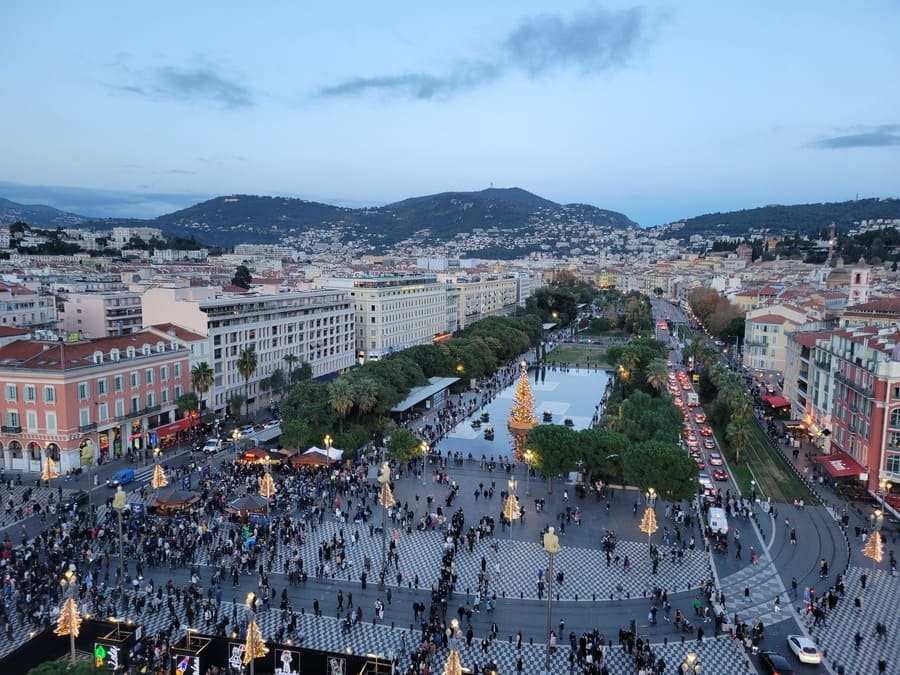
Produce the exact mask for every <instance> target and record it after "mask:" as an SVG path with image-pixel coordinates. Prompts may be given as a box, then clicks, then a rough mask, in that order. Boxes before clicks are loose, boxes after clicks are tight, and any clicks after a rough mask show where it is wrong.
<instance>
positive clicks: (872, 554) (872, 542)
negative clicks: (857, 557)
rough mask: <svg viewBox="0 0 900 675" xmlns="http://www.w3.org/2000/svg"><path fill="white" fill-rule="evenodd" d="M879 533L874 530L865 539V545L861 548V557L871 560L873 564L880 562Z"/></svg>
mask: <svg viewBox="0 0 900 675" xmlns="http://www.w3.org/2000/svg"><path fill="white" fill-rule="evenodd" d="M881 541H882V539H881V532H880V531H879V530H875V531H874V532H873V533H872V534H870V535H869V538H868V539H866V545H865V546H864V547H863V555H864V556H866V557H867V558H871V559H872V560H874V561H875V562H879V563H880V562H881Z"/></svg>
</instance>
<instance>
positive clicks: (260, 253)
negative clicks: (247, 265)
mask: <svg viewBox="0 0 900 675" xmlns="http://www.w3.org/2000/svg"><path fill="white" fill-rule="evenodd" d="M234 255H237V256H241V257H243V258H246V259H248V260H253V259H255V258H276V259H278V260H294V259H296V256H297V251H296V249H293V248H291V247H290V246H281V245H279V244H238V245H237V246H235V247H234Z"/></svg>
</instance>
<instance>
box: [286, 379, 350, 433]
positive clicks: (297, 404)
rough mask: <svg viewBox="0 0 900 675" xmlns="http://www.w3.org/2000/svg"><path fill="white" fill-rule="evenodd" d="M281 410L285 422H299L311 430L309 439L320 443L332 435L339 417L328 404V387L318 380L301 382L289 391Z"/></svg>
mask: <svg viewBox="0 0 900 675" xmlns="http://www.w3.org/2000/svg"><path fill="white" fill-rule="evenodd" d="M281 409H282V413H283V418H284V419H285V420H298V421H300V422H302V423H304V424H306V425H307V426H308V427H309V429H310V432H309V439H311V440H312V442H315V443H319V442H321V439H322V438H323V437H324V436H325V434H327V433H331V432H332V431H333V430H334V428H335V425H336V423H337V415H336V414H335V412H334V410H332V408H331V406H330V405H329V404H328V390H327V385H325V384H324V383H322V382H317V381H316V380H301V381H300V382H298V383H297V384H295V385H294V386H293V387H291V389H290V391H288V393H287V395H286V396H285V397H284V399H283V401H282V404H281Z"/></svg>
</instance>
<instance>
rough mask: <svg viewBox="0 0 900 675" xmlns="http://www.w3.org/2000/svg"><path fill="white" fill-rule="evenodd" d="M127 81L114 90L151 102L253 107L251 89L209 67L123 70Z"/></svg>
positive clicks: (162, 67)
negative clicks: (162, 100) (148, 99)
mask: <svg viewBox="0 0 900 675" xmlns="http://www.w3.org/2000/svg"><path fill="white" fill-rule="evenodd" d="M125 72H126V80H127V81H126V82H125V83H124V84H119V85H116V86H115V87H114V88H115V89H117V90H119V91H123V92H126V93H129V94H135V95H138V96H143V97H145V98H151V99H170V100H174V101H180V102H184V101H189V102H193V103H214V104H216V105H218V106H221V107H223V108H227V109H236V108H247V107H250V106H252V105H253V103H254V101H253V95H252V94H251V93H250V90H249V89H248V88H247V87H246V86H244V85H243V84H241V83H240V82H239V81H237V80H236V79H234V78H229V77H227V76H226V75H224V74H223V73H220V72H218V71H217V69H216V68H215V67H213V66H210V65H199V66H192V67H186V68H176V67H173V66H161V67H158V68H153V69H150V70H147V71H132V70H130V69H126V71H125Z"/></svg>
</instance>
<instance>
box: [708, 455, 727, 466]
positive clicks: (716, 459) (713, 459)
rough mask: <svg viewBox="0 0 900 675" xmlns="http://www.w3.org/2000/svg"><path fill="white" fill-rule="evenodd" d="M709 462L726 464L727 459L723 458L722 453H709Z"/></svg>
mask: <svg viewBox="0 0 900 675" xmlns="http://www.w3.org/2000/svg"><path fill="white" fill-rule="evenodd" d="M709 463H710V465H712V466H724V465H725V460H723V459H722V455H720V454H719V453H718V452H711V453H709Z"/></svg>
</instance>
